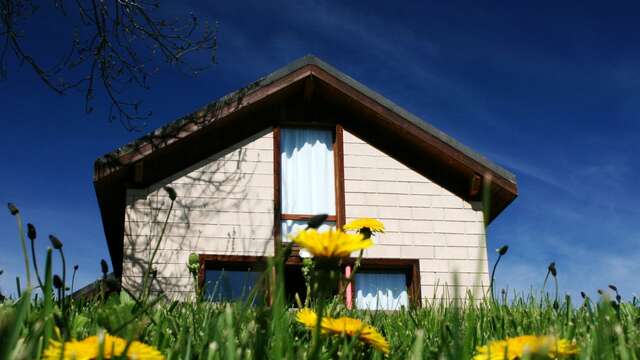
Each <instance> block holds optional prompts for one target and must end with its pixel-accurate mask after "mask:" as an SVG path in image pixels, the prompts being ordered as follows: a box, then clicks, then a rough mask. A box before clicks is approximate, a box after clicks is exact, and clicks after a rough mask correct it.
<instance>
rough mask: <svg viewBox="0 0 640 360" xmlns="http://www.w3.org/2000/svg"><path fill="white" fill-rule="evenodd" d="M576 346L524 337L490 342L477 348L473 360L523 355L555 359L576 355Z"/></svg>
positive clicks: (504, 359)
mask: <svg viewBox="0 0 640 360" xmlns="http://www.w3.org/2000/svg"><path fill="white" fill-rule="evenodd" d="M578 352H579V350H578V347H577V346H576V344H574V343H572V342H570V341H569V340H566V339H558V338H556V337H554V336H533V335H525V336H518V337H514V338H509V339H506V340H497V341H492V342H490V343H489V344H487V345H484V346H479V347H478V348H477V349H476V355H475V356H474V357H473V360H513V359H521V358H522V357H523V356H524V355H525V354H537V355H546V356H548V357H549V358H550V359H557V358H562V357H568V356H572V355H576V354H578Z"/></svg>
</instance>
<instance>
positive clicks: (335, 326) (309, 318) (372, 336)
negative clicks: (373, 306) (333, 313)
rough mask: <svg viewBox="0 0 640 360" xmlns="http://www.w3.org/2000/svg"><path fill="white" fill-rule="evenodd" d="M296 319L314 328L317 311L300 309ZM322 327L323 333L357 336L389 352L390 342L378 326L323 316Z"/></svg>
mask: <svg viewBox="0 0 640 360" xmlns="http://www.w3.org/2000/svg"><path fill="white" fill-rule="evenodd" d="M296 319H297V321H298V322H299V323H301V324H303V325H304V326H305V327H307V328H309V329H314V328H315V326H316V322H317V321H318V317H317V315H316V313H315V312H314V311H313V310H311V309H308V308H305V309H302V310H300V311H298V314H297V315H296ZM320 329H321V332H322V333H323V334H329V335H347V336H350V337H353V336H357V337H358V340H360V341H362V342H363V343H366V344H369V345H371V346H372V347H373V348H374V349H376V350H378V351H381V352H383V353H385V354H388V353H389V343H388V342H387V340H386V339H385V338H384V336H382V335H381V334H380V333H379V332H378V330H376V328H374V327H373V326H371V325H368V324H365V323H363V322H362V321H360V320H358V319H354V318H350V317H346V316H343V317H339V318H336V319H334V318H330V317H325V318H322V322H321V324H320Z"/></svg>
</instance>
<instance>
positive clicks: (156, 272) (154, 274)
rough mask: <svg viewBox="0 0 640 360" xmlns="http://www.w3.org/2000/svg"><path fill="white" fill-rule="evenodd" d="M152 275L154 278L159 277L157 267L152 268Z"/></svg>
mask: <svg viewBox="0 0 640 360" xmlns="http://www.w3.org/2000/svg"><path fill="white" fill-rule="evenodd" d="M151 277H152V278H153V279H156V278H158V269H155V268H154V269H152V270H151Z"/></svg>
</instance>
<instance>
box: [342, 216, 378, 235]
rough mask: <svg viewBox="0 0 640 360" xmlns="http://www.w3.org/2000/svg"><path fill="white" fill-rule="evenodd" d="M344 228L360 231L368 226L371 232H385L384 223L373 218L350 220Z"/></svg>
mask: <svg viewBox="0 0 640 360" xmlns="http://www.w3.org/2000/svg"><path fill="white" fill-rule="evenodd" d="M342 228H343V229H344V230H353V231H359V230H360V229H364V228H367V229H369V231H371V232H378V233H383V232H384V224H383V223H382V222H380V221H379V220H376V219H372V218H360V219H356V220H353V221H351V222H349V223H348V224H346V225H345V226H343V227H342Z"/></svg>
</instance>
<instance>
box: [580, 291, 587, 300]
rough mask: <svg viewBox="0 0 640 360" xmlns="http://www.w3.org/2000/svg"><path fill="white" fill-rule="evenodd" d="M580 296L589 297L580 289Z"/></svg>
mask: <svg viewBox="0 0 640 360" xmlns="http://www.w3.org/2000/svg"><path fill="white" fill-rule="evenodd" d="M580 296H582V298H583V299H586V298H587V294H585V293H584V291H580Z"/></svg>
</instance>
